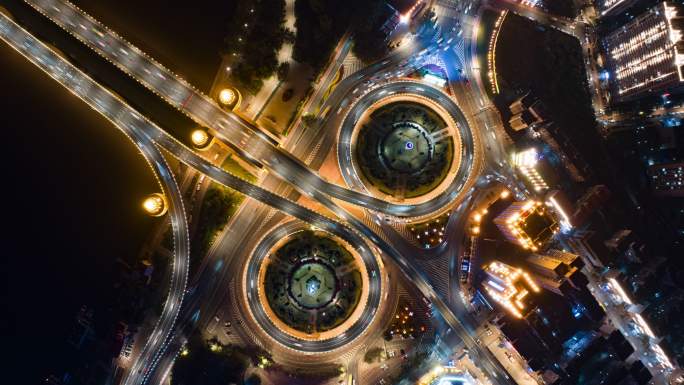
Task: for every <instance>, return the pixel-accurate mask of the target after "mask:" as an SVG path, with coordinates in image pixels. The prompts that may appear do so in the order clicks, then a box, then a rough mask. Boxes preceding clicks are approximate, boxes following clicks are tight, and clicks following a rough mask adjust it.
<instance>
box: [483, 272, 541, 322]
mask: <svg viewBox="0 0 684 385" xmlns="http://www.w3.org/2000/svg"><path fill="white" fill-rule="evenodd" d="M484 272H485V273H486V277H485V279H484V281H483V282H482V285H483V288H484V291H485V292H486V293H487V294H488V295H489V297H491V298H492V299H493V300H494V301H495V302H496V303H498V304H499V305H501V306H503V307H504V308H505V309H506V310H507V311H508V312H509V313H510V314H512V315H513V316H515V317H517V318H522V317H524V316H525V315H526V314H527V313H528V312H529V311H530V310H532V309H533V308H534V300H533V298H532V297H531V296H530V294H531V293H538V292H539V286H537V284H536V283H535V282H534V281H533V280H532V278H530V276H529V274H527V272H525V271H524V270H523V269H520V268H515V267H512V266H509V265H507V264H505V263H501V262H492V263H490V264H489V265H487V266H486V267H485V268H484Z"/></svg>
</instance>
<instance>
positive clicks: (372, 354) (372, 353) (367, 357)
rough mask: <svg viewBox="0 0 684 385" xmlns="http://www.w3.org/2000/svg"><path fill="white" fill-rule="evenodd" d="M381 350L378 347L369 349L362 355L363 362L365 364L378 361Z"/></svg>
mask: <svg viewBox="0 0 684 385" xmlns="http://www.w3.org/2000/svg"><path fill="white" fill-rule="evenodd" d="M382 352H383V349H382V348H379V347H374V348H370V349H368V350H367V351H366V354H364V355H363V361H364V362H365V363H367V364H370V363H373V362H375V361H379V360H380V359H381V358H382Z"/></svg>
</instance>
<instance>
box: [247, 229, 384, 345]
mask: <svg viewBox="0 0 684 385" xmlns="http://www.w3.org/2000/svg"><path fill="white" fill-rule="evenodd" d="M306 229H310V226H309V225H307V224H305V223H302V222H300V221H290V222H287V223H285V224H282V225H280V226H278V227H277V228H275V229H274V230H273V231H271V232H270V233H268V234H267V235H266V236H265V237H264V238H263V239H262V240H261V241H260V242H259V244H258V245H257V246H256V248H255V249H254V251H253V253H252V256H251V258H250V260H249V262H248V263H247V268H246V271H245V274H244V278H243V285H244V286H243V290H244V293H245V294H246V303H247V306H248V309H249V311H250V315H251V316H252V317H253V318H254V320H255V321H256V322H257V323H258V324H259V325H260V326H261V327H262V329H263V330H264V331H265V332H266V334H267V335H268V336H269V337H271V338H272V339H273V340H275V341H276V342H277V343H279V344H280V345H282V346H284V347H286V348H289V349H292V350H296V351H300V352H303V353H323V352H330V351H332V350H335V349H339V348H342V347H344V346H347V345H348V344H350V343H351V342H353V341H354V340H356V339H357V338H358V337H360V336H362V335H363V334H364V332H366V331H367V330H369V326H370V324H371V323H372V322H373V320H374V319H375V315H376V313H377V310H378V308H379V307H380V303H381V301H380V299H381V295H382V275H381V273H382V270H381V266H380V264H379V261H378V258H377V257H376V255H375V254H373V252H372V251H370V249H369V248H368V247H360V248H359V247H357V248H356V249H355V250H354V251H355V252H356V253H358V255H359V256H360V258H361V260H362V261H363V264H364V266H365V270H366V274H367V275H368V276H367V282H368V283H367V286H368V296H367V299H366V302H365V303H359V304H358V305H357V306H360V307H361V306H362V307H363V310H362V311H361V312H360V314H359V315H358V318H357V319H356V320H355V321H354V322H353V324H351V325H350V326H349V327H348V328H346V329H345V330H343V331H342V332H341V333H338V334H336V335H335V336H333V337H330V338H326V339H320V340H310V339H303V338H298V337H296V336H293V335H291V334H289V333H288V332H286V331H285V330H282V329H281V328H279V327H278V326H277V325H276V324H275V323H274V322H273V320H272V319H271V318H270V316H269V314H268V311H267V310H266V309H265V307H264V306H263V303H262V300H261V298H260V296H259V272H260V269H261V266H262V264H263V262H264V260H265V259H266V258H267V257H268V256H269V253H270V252H271V251H272V249H273V247H274V246H275V245H276V244H277V243H278V242H279V241H280V240H282V239H284V238H286V237H288V236H289V235H291V234H293V233H295V232H298V231H301V230H306ZM341 233H342V234H340V233H338V234H336V235H337V236H340V238H342V239H343V240H344V241H345V242H347V243H349V244H350V245H354V243H352V242H353V241H355V240H352V239H347V237H344V234H346V233H344V232H341Z"/></svg>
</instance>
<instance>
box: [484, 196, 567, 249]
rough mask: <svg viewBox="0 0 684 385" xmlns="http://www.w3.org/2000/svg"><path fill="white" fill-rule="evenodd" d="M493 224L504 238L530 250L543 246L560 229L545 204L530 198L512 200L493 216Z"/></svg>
mask: <svg viewBox="0 0 684 385" xmlns="http://www.w3.org/2000/svg"><path fill="white" fill-rule="evenodd" d="M494 224H496V226H497V227H498V228H499V230H501V232H502V233H503V234H504V236H505V237H506V239H508V240H509V241H511V242H513V243H517V244H518V245H520V246H522V247H523V248H525V249H528V250H532V251H537V250H539V249H542V248H544V246H546V244H547V243H548V242H549V241H550V240H551V238H552V237H553V236H554V234H556V233H557V232H558V230H559V229H560V226H559V225H558V222H557V221H556V219H555V218H554V217H553V216H552V215H551V214H550V212H549V211H548V210H547V208H546V206H545V205H544V204H542V203H541V202H538V201H532V200H531V201H526V202H513V203H512V204H511V205H510V206H508V208H507V209H506V210H504V211H503V212H502V213H501V214H499V216H498V217H496V218H494Z"/></svg>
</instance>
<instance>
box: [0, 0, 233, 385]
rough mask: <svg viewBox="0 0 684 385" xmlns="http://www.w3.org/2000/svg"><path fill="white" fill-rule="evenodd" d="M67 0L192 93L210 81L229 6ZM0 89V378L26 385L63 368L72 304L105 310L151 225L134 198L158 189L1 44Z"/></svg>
mask: <svg viewBox="0 0 684 385" xmlns="http://www.w3.org/2000/svg"><path fill="white" fill-rule="evenodd" d="M10 2H11V1H10V0H1V1H0V5H2V4H7V3H10ZM75 3H77V4H78V5H79V6H80V7H81V8H82V9H84V10H86V11H87V12H89V13H91V14H92V15H93V16H95V17H96V18H98V19H100V20H101V21H103V22H105V23H106V24H108V25H109V26H111V27H112V28H114V29H115V30H117V31H118V32H120V34H121V35H123V36H124V37H126V38H127V39H128V40H130V41H132V42H134V43H135V44H137V45H139V46H140V47H141V48H143V49H144V50H145V51H147V52H148V53H149V54H150V55H152V56H154V57H156V58H158V60H159V61H161V62H162V63H163V64H164V65H166V66H168V67H170V68H171V69H172V70H174V71H175V72H177V73H179V74H182V75H183V76H184V77H185V78H186V79H188V80H189V81H191V82H192V83H194V84H195V85H196V86H198V88H200V89H202V90H207V89H208V88H209V87H210V86H211V82H212V80H213V77H214V75H215V71H216V69H217V66H218V64H219V60H220V57H219V54H218V52H219V50H220V47H221V42H222V39H223V36H222V30H223V25H225V22H226V20H229V18H230V16H229V15H230V11H231V8H232V4H231V2H230V1H193V2H184V3H185V4H186V5H184V6H180V5H173V3H175V2H168V1H144V2H140V1H131V0H117V1H76V2H75ZM179 3H180V2H179ZM188 4H190V5H188ZM122 76H123V75H122ZM0 90H1V92H2V96H1V97H0V102H1V103H0V128H2V130H1V133H2V143H3V147H2V153H1V154H2V155H1V156H2V168H3V172H2V178H3V181H2V184H1V186H2V188H0V190H1V191H2V194H3V196H2V203H3V204H2V206H3V207H4V210H3V212H2V223H3V230H2V232H1V234H2V239H1V241H2V243H0V250H1V253H2V263H3V266H2V269H1V270H2V273H3V275H4V277H3V278H4V279H3V284H4V285H5V287H4V290H3V291H4V293H3V297H5V298H6V301H3V306H2V308H3V310H2V311H3V313H5V312H6V313H7V314H3V316H2V320H1V321H0V322H2V328H3V333H2V334H3V339H4V341H3V342H7V341H9V345H4V348H3V350H4V351H5V352H6V353H8V354H5V355H4V356H5V357H10V361H9V362H7V361H5V364H6V365H7V366H6V368H8V369H9V368H11V370H10V371H9V379H12V378H14V379H15V381H10V380H9V379H8V377H7V373H5V374H3V377H4V379H5V380H8V381H9V382H8V383H25V384H34V383H38V381H39V379H40V378H43V377H44V376H45V375H47V374H48V373H52V372H59V369H60V366H61V365H63V364H64V362H63V358H64V357H63V355H64V354H63V352H65V351H66V342H65V340H66V337H67V335H68V332H69V330H70V328H71V326H72V325H73V319H74V316H75V315H76V313H77V312H78V309H79V308H80V307H81V306H82V305H89V306H91V307H93V308H94V309H95V311H96V312H97V311H98V310H100V311H102V310H103V309H106V307H107V305H108V304H107V303H106V302H107V301H106V299H107V296H108V293H110V292H111V290H112V285H113V283H114V278H115V275H114V273H113V271H114V266H115V264H116V259H117V258H122V259H128V258H131V257H134V256H136V255H137V253H138V251H139V248H140V246H141V244H142V242H143V241H144V239H145V237H146V236H147V234H148V233H149V231H150V229H151V228H152V225H153V224H154V221H155V220H154V219H152V218H149V217H147V216H145V215H144V214H143V213H142V211H141V209H140V202H141V200H142V199H143V198H144V196H145V195H146V194H148V193H151V192H155V191H158V186H157V184H156V182H155V180H154V177H153V174H152V172H151V170H150V169H149V168H148V166H147V164H146V163H145V162H144V160H143V158H142V156H141V155H140V154H138V152H137V150H136V149H135V148H134V146H133V145H132V143H131V142H130V141H129V140H128V139H127V138H126V137H124V136H123V135H122V134H120V133H119V131H118V130H116V129H115V128H114V127H113V126H112V125H111V124H110V123H109V122H108V121H106V120H105V119H104V118H102V117H100V116H99V115H98V114H97V113H95V112H93V111H92V110H90V109H89V108H88V107H87V106H86V105H85V104H84V103H83V102H81V101H80V100H78V99H77V98H75V97H74V96H71V94H69V93H68V92H67V91H65V90H64V89H63V88H62V87H61V86H60V85H58V84H57V83H56V82H54V81H53V80H51V79H50V78H48V77H47V76H46V75H44V74H43V73H42V72H40V71H39V70H38V69H37V68H35V67H33V66H32V65H31V64H29V63H28V62H27V61H26V60H25V59H24V58H23V57H21V56H20V55H19V54H17V53H15V51H13V50H12V49H10V48H8V47H7V45H6V44H5V43H4V42H0ZM164 290H165V289H164ZM103 312H104V311H103ZM114 321H116V320H112V322H114ZM5 337H7V338H5ZM3 366H4V365H3ZM3 382H4V381H3Z"/></svg>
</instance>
